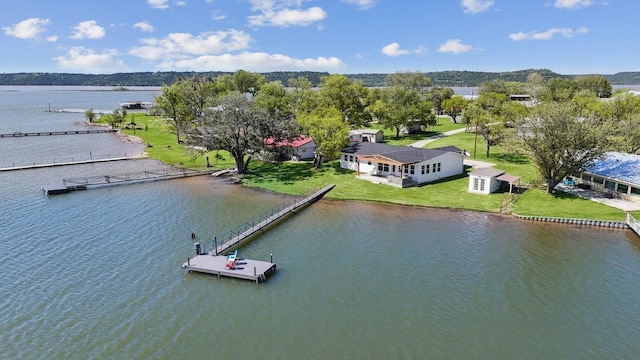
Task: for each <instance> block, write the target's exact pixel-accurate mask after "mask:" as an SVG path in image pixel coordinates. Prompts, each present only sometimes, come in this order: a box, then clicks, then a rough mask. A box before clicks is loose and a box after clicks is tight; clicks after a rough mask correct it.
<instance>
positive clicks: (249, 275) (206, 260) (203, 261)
mask: <svg viewBox="0 0 640 360" xmlns="http://www.w3.org/2000/svg"><path fill="white" fill-rule="evenodd" d="M226 265H227V257H226V256H222V255H219V256H211V255H198V256H196V257H194V258H191V259H188V260H187V262H186V263H184V264H182V268H183V269H188V270H189V271H195V272H200V273H205V274H213V275H217V276H218V277H221V276H225V277H232V278H237V279H244V280H251V281H255V282H256V283H260V282H263V281H265V280H266V279H267V277H268V276H269V275H270V274H272V273H274V272H275V271H276V264H275V263H273V262H271V261H259V260H249V259H238V260H237V261H236V265H235V266H234V267H233V268H232V269H229V268H228V267H227V266H226Z"/></svg>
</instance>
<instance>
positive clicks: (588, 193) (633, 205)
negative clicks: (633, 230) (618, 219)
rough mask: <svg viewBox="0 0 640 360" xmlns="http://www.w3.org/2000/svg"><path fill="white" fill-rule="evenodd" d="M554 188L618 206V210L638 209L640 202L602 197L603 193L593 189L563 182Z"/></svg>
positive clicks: (639, 208)
mask: <svg viewBox="0 0 640 360" xmlns="http://www.w3.org/2000/svg"><path fill="white" fill-rule="evenodd" d="M556 190H558V191H562V192H566V193H568V194H573V195H577V196H580V197H583V198H585V199H590V200H593V201H595V202H599V203H601V204H605V205H609V206H612V207H615V208H618V209H620V210H624V211H640V203H638V202H635V201H629V200H624V199H616V198H613V199H609V198H606V197H604V194H603V193H600V192H597V191H593V190H587V189H581V188H579V187H577V186H567V185H564V184H558V185H557V186H556Z"/></svg>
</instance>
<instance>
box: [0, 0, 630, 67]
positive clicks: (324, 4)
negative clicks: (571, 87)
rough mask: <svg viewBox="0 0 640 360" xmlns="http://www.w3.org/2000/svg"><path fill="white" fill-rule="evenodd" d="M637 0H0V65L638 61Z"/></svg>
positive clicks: (546, 64) (541, 64) (492, 64)
mask: <svg viewBox="0 0 640 360" xmlns="http://www.w3.org/2000/svg"><path fill="white" fill-rule="evenodd" d="M639 20H640V0H110V1H106V0H56V1H52V0H0V73H14V72H62V73H85V74H112V73H119V72H142V71H151V72H156V71H198V72H202V71H229V72H233V71H236V70H245V71H250V72H271V71H323V72H329V73H331V74H360V73H393V72H405V71H421V72H433V71H448V70H461V71H488V72H503V71H515V70H524V69H549V70H552V71H555V72H557V73H559V74H564V75H578V74H614V73H617V72H624V71H640V28H638V23H639Z"/></svg>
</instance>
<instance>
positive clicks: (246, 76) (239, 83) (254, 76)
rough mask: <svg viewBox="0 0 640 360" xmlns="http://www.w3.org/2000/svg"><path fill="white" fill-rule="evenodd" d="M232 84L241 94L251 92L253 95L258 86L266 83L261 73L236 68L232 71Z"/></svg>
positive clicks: (256, 91)
mask: <svg viewBox="0 0 640 360" xmlns="http://www.w3.org/2000/svg"><path fill="white" fill-rule="evenodd" d="M232 78H233V86H234V89H235V90H236V91H239V92H240V93H242V94H247V93H248V94H251V95H253V96H255V95H256V94H257V93H258V91H260V87H262V85H264V84H265V83H266V80H265V78H264V76H263V75H262V74H259V73H251V72H247V71H244V70H238V71H236V72H235V73H233V77H232Z"/></svg>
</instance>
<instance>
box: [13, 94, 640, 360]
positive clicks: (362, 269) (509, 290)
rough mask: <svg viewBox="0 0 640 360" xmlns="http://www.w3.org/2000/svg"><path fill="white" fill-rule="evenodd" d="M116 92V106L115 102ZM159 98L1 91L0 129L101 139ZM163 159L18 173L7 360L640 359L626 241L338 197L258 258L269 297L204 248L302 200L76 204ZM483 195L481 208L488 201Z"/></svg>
mask: <svg viewBox="0 0 640 360" xmlns="http://www.w3.org/2000/svg"><path fill="white" fill-rule="evenodd" d="M107 90H109V89H107ZM157 94H158V91H157V90H141V91H129V92H115V91H94V90H92V91H88V90H87V89H85V88H70V89H68V88H62V89H60V88H46V87H19V88H16V87H0V132H1V133H9V132H14V131H22V132H26V131H45V130H57V129H59V130H73V129H85V128H86V126H85V125H84V124H83V122H84V118H83V117H84V115H83V114H81V113H78V114H61V113H47V112H45V110H46V109H47V107H48V103H51V106H52V107H55V108H89V107H91V108H94V109H105V110H110V109H111V110H112V109H113V108H115V106H116V104H117V102H118V101H132V100H140V101H151V100H152V99H153V96H154V95H157ZM89 151H91V152H92V153H93V154H96V153H104V154H117V153H119V154H123V153H136V152H140V151H143V149H141V146H140V145H135V144H127V143H123V142H122V141H121V140H120V139H119V138H118V137H117V136H115V135H114V134H94V135H72V136H48V137H39V138H15V139H12V138H0V167H4V166H11V165H12V164H13V163H15V164H16V165H17V164H26V163H32V162H36V163H42V162H47V161H44V160H46V159H51V158H53V159H62V158H69V157H72V156H75V157H79V156H86V155H85V154H88V153H89ZM161 166H162V165H161V164H159V163H157V162H155V161H152V160H140V161H126V162H117V163H104V164H94V165H79V166H67V167H56V168H48V169H38V170H23V171H15V172H0V294H2V296H0V359H176V358H189V359H213V358H215V359H222V358H237V357H242V358H244V359H257V358H267V359H566V358H570V359H636V358H638V357H639V356H640V342H639V341H638V339H640V238H638V237H637V236H636V235H635V234H634V233H632V232H631V231H627V230H611V229H597V228H589V227H577V226H567V225H560V224H539V223H529V222H523V221H519V220H515V219H511V218H509V217H503V216H497V215H492V214H484V213H475V212H466V211H451V210H437V209H426V208H415V207H400V206H386V205H379V204H370V203H362V202H340V201H329V200H321V201H320V202H318V203H316V204H314V205H312V206H310V207H308V208H307V209H305V210H303V211H301V212H299V213H298V214H296V215H295V216H294V217H292V218H291V219H290V220H288V221H286V222H284V223H282V224H281V225H279V226H278V227H276V228H274V229H272V230H271V231H269V232H267V233H265V234H264V235H263V236H261V237H260V238H258V239H257V240H255V241H254V242H252V243H250V244H248V245H247V246H245V247H243V248H241V249H240V251H239V254H240V256H241V257H246V258H252V259H259V260H268V259H269V254H273V260H274V262H276V263H277V265H278V271H277V272H276V273H275V275H274V276H272V277H271V278H269V280H268V281H267V282H266V283H264V284H259V285H257V284H254V283H252V282H247V281H241V280H233V279H218V278H216V277H214V276H206V275H200V274H188V273H186V272H184V270H183V269H181V268H180V264H182V263H183V262H184V261H186V259H187V257H188V256H193V254H194V253H193V242H194V241H193V240H192V239H191V233H192V232H193V233H195V234H196V235H197V236H198V240H199V241H201V242H202V243H206V242H208V241H209V239H210V238H211V236H212V235H214V234H221V233H224V232H226V231H228V230H230V229H234V228H237V227H238V226H240V225H242V224H243V223H244V222H245V221H250V220H252V219H253V218H254V217H257V216H259V215H261V214H262V213H264V212H265V211H267V210H269V209H270V208H272V207H275V206H277V205H279V204H280V203H281V202H283V201H286V200H288V199H289V198H288V197H286V196H281V195H277V194H271V193H265V192H261V191H256V190H252V189H249V188H245V187H242V186H238V185H229V184H227V183H225V182H224V180H220V179H215V178H210V177H200V178H191V179H181V180H172V181H162V182H154V183H147V184H138V185H127V186H113V187H105V188H100V189H92V190H88V191H81V192H77V193H71V194H66V195H60V196H51V197H47V196H45V195H44V194H43V193H42V192H41V190H40V187H41V186H42V185H44V184H47V183H51V182H57V181H60V180H61V179H63V178H68V177H76V176H89V175H103V174H114V173H122V172H126V171H137V170H141V169H155V168H159V167H161ZM470 196H471V195H470Z"/></svg>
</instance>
